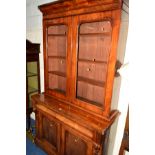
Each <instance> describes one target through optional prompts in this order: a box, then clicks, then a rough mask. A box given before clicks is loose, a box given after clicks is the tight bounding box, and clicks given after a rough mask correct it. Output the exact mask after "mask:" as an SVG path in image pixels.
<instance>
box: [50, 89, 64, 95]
mask: <svg viewBox="0 0 155 155" xmlns="http://www.w3.org/2000/svg"><path fill="white" fill-rule="evenodd" d="M48 89H49V90H54V91H57V92H59V93H61V94H66V91H64V90H62V89H58V88H55V89H50V88H48Z"/></svg>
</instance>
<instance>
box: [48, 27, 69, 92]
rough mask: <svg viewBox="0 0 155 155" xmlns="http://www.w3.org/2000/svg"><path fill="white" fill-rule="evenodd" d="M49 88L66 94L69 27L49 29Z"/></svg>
mask: <svg viewBox="0 0 155 155" xmlns="http://www.w3.org/2000/svg"><path fill="white" fill-rule="evenodd" d="M47 36H48V47H47V48H48V54H47V56H48V59H47V60H48V62H47V63H48V88H49V89H52V90H55V91H58V92H60V93H63V94H65V93H66V48H67V26H66V25H54V26H50V27H48V31H47Z"/></svg>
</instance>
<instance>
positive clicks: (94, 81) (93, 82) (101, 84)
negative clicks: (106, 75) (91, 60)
mask: <svg viewBox="0 0 155 155" xmlns="http://www.w3.org/2000/svg"><path fill="white" fill-rule="evenodd" d="M78 81H83V82H86V83H89V84H92V85H95V86H99V87H104V84H105V83H104V82H102V81H96V80H92V79H88V78H85V77H80V76H79V77H78Z"/></svg>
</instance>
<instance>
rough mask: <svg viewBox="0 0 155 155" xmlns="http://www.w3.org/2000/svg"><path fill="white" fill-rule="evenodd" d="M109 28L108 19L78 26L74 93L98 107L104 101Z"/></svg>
mask: <svg viewBox="0 0 155 155" xmlns="http://www.w3.org/2000/svg"><path fill="white" fill-rule="evenodd" d="M111 30H112V29H111V23H110V21H101V22H91V23H84V24H81V25H80V27H79V49H78V63H77V71H78V72H77V92H76V93H77V94H76V95H77V98H78V99H80V100H83V101H85V102H89V103H91V104H94V105H97V106H100V107H101V106H102V105H103V102H104V91H105V88H104V86H105V81H106V76H107V62H108V57H109V52H110V48H111Z"/></svg>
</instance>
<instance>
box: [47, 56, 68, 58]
mask: <svg viewBox="0 0 155 155" xmlns="http://www.w3.org/2000/svg"><path fill="white" fill-rule="evenodd" d="M48 58H53V59H66V57H65V56H48Z"/></svg>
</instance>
